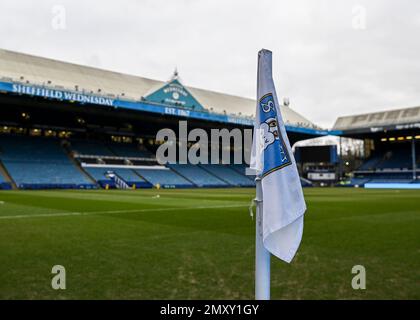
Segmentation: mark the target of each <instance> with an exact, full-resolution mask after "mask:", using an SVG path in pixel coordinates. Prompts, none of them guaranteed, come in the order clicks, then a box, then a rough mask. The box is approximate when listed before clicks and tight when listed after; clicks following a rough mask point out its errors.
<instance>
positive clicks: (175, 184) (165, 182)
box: [136, 168, 194, 188]
mask: <svg viewBox="0 0 420 320" xmlns="http://www.w3.org/2000/svg"><path fill="white" fill-rule="evenodd" d="M136 172H137V173H138V174H139V175H141V176H142V177H143V178H144V179H145V180H147V181H148V182H150V183H151V184H152V185H154V186H156V185H160V186H161V187H163V188H191V187H194V184H193V183H192V182H190V181H188V180H187V179H185V178H184V177H182V176H180V175H179V174H177V173H175V172H174V171H172V170H171V169H169V168H167V169H166V170H162V169H139V170H136Z"/></svg>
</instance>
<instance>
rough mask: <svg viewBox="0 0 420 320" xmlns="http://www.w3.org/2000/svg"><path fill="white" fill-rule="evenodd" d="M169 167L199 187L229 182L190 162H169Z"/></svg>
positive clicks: (225, 184) (226, 184)
mask: <svg viewBox="0 0 420 320" xmlns="http://www.w3.org/2000/svg"><path fill="white" fill-rule="evenodd" d="M169 167H170V168H171V169H172V170H174V171H175V172H177V173H178V174H180V175H181V176H183V177H185V178H187V179H188V180H189V181H191V182H193V183H194V184H195V185H197V186H199V187H226V186H229V183H227V182H225V181H222V180H221V179H219V178H217V177H216V176H215V175H213V174H211V173H210V172H208V171H206V170H204V169H203V168H200V167H199V166H196V165H191V164H171V165H169Z"/></svg>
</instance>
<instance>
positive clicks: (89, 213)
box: [0, 204, 249, 220]
mask: <svg viewBox="0 0 420 320" xmlns="http://www.w3.org/2000/svg"><path fill="white" fill-rule="evenodd" d="M248 206H249V205H244V204H237V205H219V206H196V207H172V208H156V209H138V210H135V209H133V210H112V211H86V212H57V213H41V214H32V215H14V216H0V220H12V219H26V218H48V217H66V216H88V215H94V214H109V213H110V214H112V213H135V212H153V211H176V210H194V209H222V208H240V207H248Z"/></svg>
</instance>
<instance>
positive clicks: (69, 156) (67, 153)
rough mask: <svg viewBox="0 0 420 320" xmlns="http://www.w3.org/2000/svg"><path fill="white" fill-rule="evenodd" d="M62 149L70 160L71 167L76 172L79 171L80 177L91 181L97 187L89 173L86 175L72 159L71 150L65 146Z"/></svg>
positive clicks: (77, 162)
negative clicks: (74, 168) (82, 176)
mask: <svg viewBox="0 0 420 320" xmlns="http://www.w3.org/2000/svg"><path fill="white" fill-rule="evenodd" d="M63 149H64V151H65V153H66V155H67V157H68V158H69V159H70V161H71V163H73V165H74V166H75V167H76V168H77V170H79V171H80V173H81V174H82V175H84V176H85V177H86V178H87V179H88V180H89V181H91V182H92V184H94V185H96V186H97V185H98V183H97V182H96V180H95V179H93V177H92V176H91V175H90V174H89V173H87V172H86V171H85V170H83V168H82V166H81V165H80V163H79V161H77V160H76V159H75V158H73V156H72V153H71V152H72V151H71V149H69V148H66V147H65V146H63Z"/></svg>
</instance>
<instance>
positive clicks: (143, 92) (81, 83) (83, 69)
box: [0, 49, 317, 128]
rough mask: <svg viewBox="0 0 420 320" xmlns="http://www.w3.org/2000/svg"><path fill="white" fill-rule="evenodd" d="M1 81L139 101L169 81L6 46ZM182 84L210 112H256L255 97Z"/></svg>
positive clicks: (0, 55)
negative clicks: (47, 56) (15, 49)
mask: <svg viewBox="0 0 420 320" xmlns="http://www.w3.org/2000/svg"><path fill="white" fill-rule="evenodd" d="M0 81H4V82H12V81H13V82H16V81H17V82H27V83H28V84H32V85H46V86H49V87H53V88H57V89H69V90H75V89H76V90H77V91H79V92H85V93H99V92H100V94H101V95H104V96H106V97H112V98H118V97H119V98H122V99H129V100H133V101H140V100H141V97H147V96H149V98H150V96H151V94H152V93H153V92H155V91H156V90H158V89H159V88H163V87H164V86H165V84H167V83H165V82H163V81H159V80H153V79H149V78H144V77H139V76H133V75H128V74H123V73H119V72H113V71H107V70H103V69H98V68H93V67H88V66H83V65H79V64H74V63H68V62H62V61H58V60H53V59H48V58H43V57H38V56H33V55H29V54H24V53H19V52H14V51H9V50H4V49H0ZM178 81H179V79H178ZM169 82H170V81H169ZM180 83H181V82H180ZM181 85H182V83H181ZM183 87H184V88H185V89H186V90H187V91H188V92H189V93H190V95H191V96H192V97H193V98H194V99H195V100H197V101H198V102H199V105H200V106H202V107H204V108H205V109H207V110H208V112H209V113H213V112H214V113H221V114H227V115H242V116H253V115H254V113H255V108H256V101H255V100H254V99H249V98H245V97H238V96H235V95H230V94H226V93H220V92H215V91H210V90H204V89H199V88H194V87H189V86H183ZM197 108H198V104H197ZM197 110H198V109H197ZM282 115H283V119H284V121H285V123H286V125H290V126H295V127H303V128H316V127H317V126H316V125H314V124H313V123H312V122H311V121H309V120H308V119H306V118H305V117H303V116H302V115H301V114H299V113H298V112H296V111H295V110H293V109H291V108H289V107H286V106H285V107H282Z"/></svg>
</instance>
